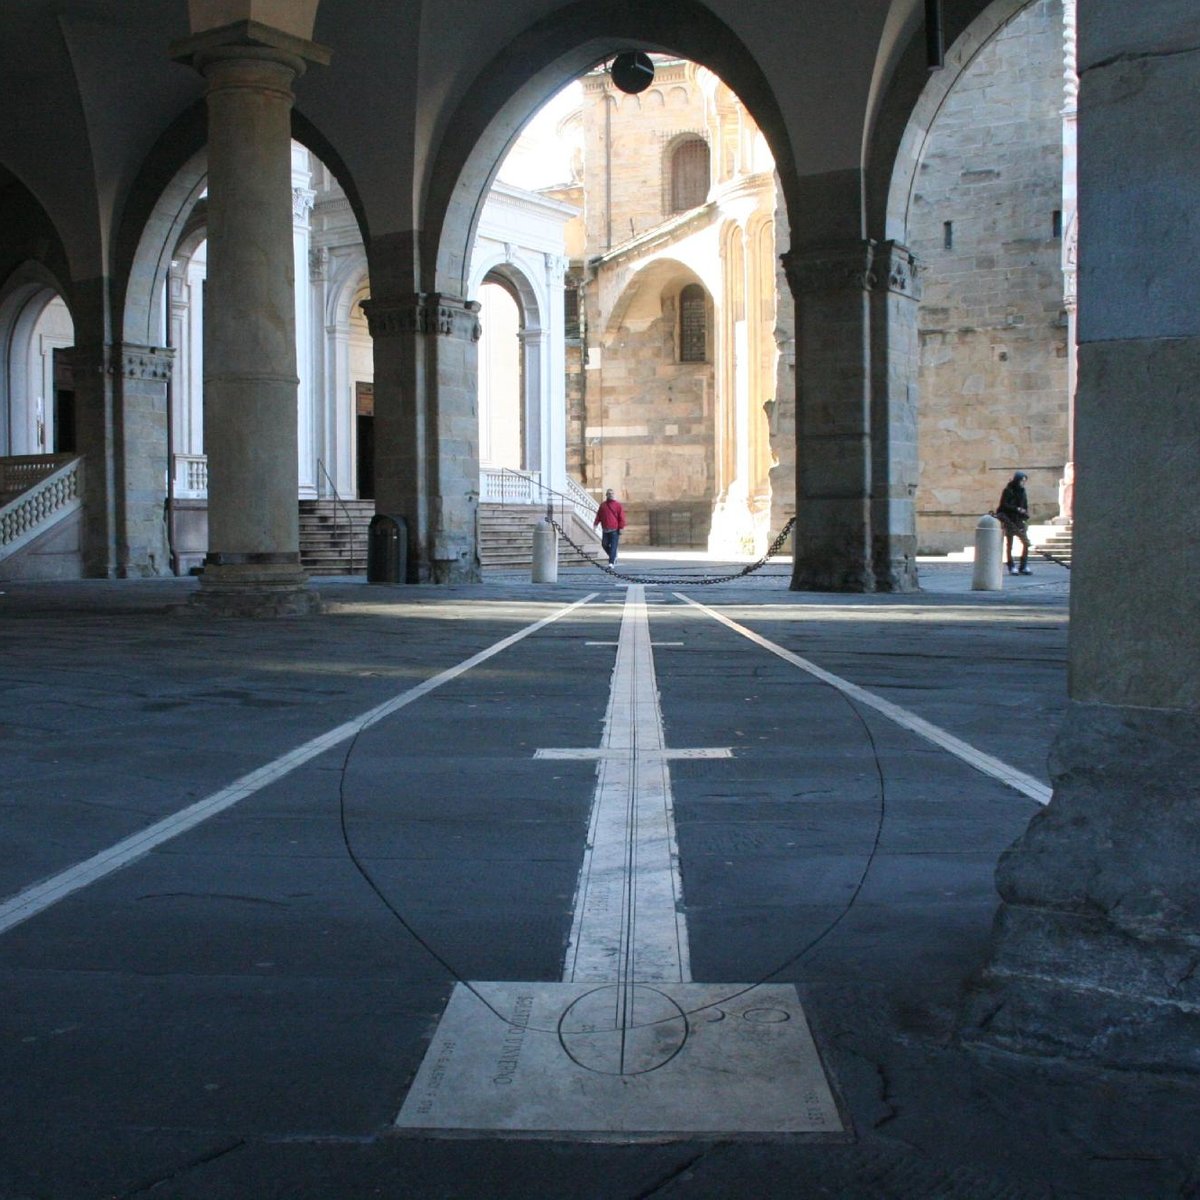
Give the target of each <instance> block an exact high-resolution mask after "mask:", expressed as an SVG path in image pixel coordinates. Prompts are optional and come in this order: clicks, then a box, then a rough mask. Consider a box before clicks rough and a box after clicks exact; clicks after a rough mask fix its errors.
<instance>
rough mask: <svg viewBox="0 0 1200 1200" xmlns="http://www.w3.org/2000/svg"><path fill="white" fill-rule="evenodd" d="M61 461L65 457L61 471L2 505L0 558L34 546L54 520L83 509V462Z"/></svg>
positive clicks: (41, 480)
mask: <svg viewBox="0 0 1200 1200" xmlns="http://www.w3.org/2000/svg"><path fill="white" fill-rule="evenodd" d="M30 457H32V456H30ZM39 457H40V456H39ZM59 457H65V458H66V462H65V464H64V465H63V466H61V467H59V468H58V470H56V471H52V472H51V473H50V474H49V475H44V476H43V477H42V478H41V479H39V480H38V481H37V482H36V483H35V484H33V486H32V487H29V488H27V489H26V490H25V491H23V492H21V493H20V494H19V495H17V497H16V498H15V499H13V500H10V501H8V502H7V503H5V504H0V558H7V557H8V556H9V555H10V554H15V553H16V551H18V550H20V549H21V548H22V547H23V546H25V545H27V544H28V543H29V542H31V541H32V540H33V539H34V538H35V537H37V535H38V534H39V533H40V532H41V531H42V529H43V528H44V524H43V522H45V521H47V520H49V519H50V518H51V517H58V516H63V515H65V514H66V513H68V512H72V511H74V510H75V509H77V508H80V507H82V505H83V459H82V458H74V457H72V456H71V455H63V456H59ZM10 461H11V460H10Z"/></svg>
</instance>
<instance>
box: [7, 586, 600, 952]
mask: <svg viewBox="0 0 1200 1200" xmlns="http://www.w3.org/2000/svg"><path fill="white" fill-rule="evenodd" d="M595 595H596V593H595V592H592V593H591V594H590V595H588V596H585V597H584V598H583V599H582V600H577V601H576V602H575V603H574V604H569V605H567V607H566V608H562V609H559V610H558V611H557V612H555V613H552V614H551V615H550V616H548V617H543V618H542V620H540V621H535V622H534V623H533V624H532V625H527V626H526V627H525V628H524V629H519V630H517V632H516V633H513V634H510V635H509V636H508V637H506V638H502V639H501V640H500V641H498V642H496V643H495V644H494V645H491V646H488V647H487V649H485V650H481V651H480V652H479V653H478V654H473V655H472V656H471V657H470V658H467V659H464V660H463V661H462V662H460V663H459V664H458V665H457V666H454V667H450V668H449V669H447V670H445V671H442V672H440V673H439V674H437V675H434V676H432V677H430V678H429V679H427V680H425V682H424V683H419V684H417V686H416V687H414V688H410V689H409V690H408V691H407V692H402V693H401V694H400V695H398V696H394V697H393V698H392V699H391V700H388V701H385V702H384V703H383V704H380V705H377V706H376V707H375V708H372V709H368V710H367V712H365V713H362V714H361V715H360V716H358V717H355V718H353V719H351V720H349V721H347V722H345V724H342V725H339V726H337V727H336V728H335V729H331V730H329V732H328V733H323V734H321V735H320V736H319V737H315V738H313V739H312V740H311V741H309V742H305V743H304V745H302V746H298V747H296V749H294V750H290V751H288V753H287V754H284V755H281V756H280V757H279V758H277V759H275V760H274V762H270V763H267V765H266V766H264V767H259V768H258V769H257V770H256V771H251V772H250V773H249V774H248V775H243V776H242V777H241V779H238V780H235V781H234V782H233V783H231V784H230V785H229V786H228V787H226V788H222V789H221V790H220V791H219V792H214V793H213V794H212V795H211V796H206V797H205V798H204V799H203V800H197V801H196V803H195V804H191V805H189V806H188V807H187V808H184V809H181V810H180V811H179V812H177V813H173V814H172V815H171V816H169V817H165V818H163V820H161V821H157V822H155V824H153V825H148V826H147V827H146V828H145V829H142V830H140V831H139V832H137V833H135V834H133V835H131V836H130V837H127V838H125V839H124V840H123V841H120V842H117V843H116V845H113V846H110V847H109V848H108V849H107V850H102V851H101V852H100V853H99V854H94V855H92V857H91V858H88V859H85V860H84V861H82V862H79V863H76V864H75V865H74V866H72V867H68V868H67V869H66V870H65V871H60V872H58V874H56V875H52V876H50V878H49V879H44V880H42V882H40V883H36V884H33V885H32V886H31V887H27V888H25V889H24V891H21V892H18V893H17V894H16V895H15V896H12V897H10V898H9V899H8V900H6V901H4V902H3V903H0V933H6V932H7V931H8V930H10V929H12V928H14V927H15V926H17V925H20V924H21V923H22V922H24V921H28V920H29V919H30V918H31V917H35V916H37V914H38V913H40V912H44V911H45V910H46V909H47V908H49V907H50V906H51V905H53V904H57V903H58V901H60V900H64V899H65V898H66V897H67V896H69V895H71V894H72V893H73V892H77V891H79V890H80V889H81V888H85V887H87V886H88V885H89V884H92V883H95V882H97V880H100V879H103V878H104V877H105V876H106V875H111V874H112V873H113V872H114V871H118V870H120V869H121V868H122V867H126V866H128V865H129V864H130V863H132V862H135V861H136V860H137V859H139V858H142V857H143V856H144V855H146V854H149V853H150V851H151V850H153V849H155V848H156V847H158V846H161V845H162V844H163V843H164V842H169V841H171V840H172V839H173V838H177V837H179V835H180V834H182V833H186V832H187V831H188V830H189V829H194V828H195V827H196V826H197V825H199V824H201V823H202V822H204V821H207V820H208V819H209V818H210V817H215V816H216V815H217V814H218V813H222V812H224V811H225V810H226V809H227V808H232V807H233V806H234V805H235V804H237V803H238V801H240V800H244V799H245V798H246V797H247V796H251V795H253V794H254V793H255V792H257V791H260V790H261V789H262V788H264V787H267V786H268V785H269V784H272V783H275V782H276V781H277V780H279V779H282V778H283V777H284V776H285V775H289V774H290V773H291V772H292V771H294V770H296V768H297V767H301V766H303V765H304V764H305V763H307V762H310V761H311V760H312V759H314V758H316V757H317V756H318V755H321V754H324V753H325V752H326V751H327V750H332V749H333V748H334V747H335V746H340V745H341V744H342V743H343V742H347V741H349V740H350V739H351V738H352V737H354V736H356V735H357V734H359V733H361V732H362V731H363V730H364V729H369V728H370V727H371V726H372V725H375V724H377V723H378V722H380V721H382V720H383V719H384V718H385V717H389V716H391V714H392V713H394V712H397V711H398V710H399V709H401V708H404V707H405V706H406V705H409V704H412V703H413V701H414V700H419V699H420V698H421V697H422V696H427V695H428V694H429V693H430V692H432V691H433V690H434V689H435V688H439V687H441V686H442V685H443V684H445V683H449V682H450V681H451V680H452V679H457V678H458V677H459V676H460V675H462V674H464V673H465V672H467V671H469V670H471V668H472V667H477V666H478V665H479V664H480V663H482V662H486V661H487V660H488V659H489V658H491V657H492V656H493V655H496V654H499V653H500V652H501V651H502V650H506V649H508V647H509V646H511V645H513V643H514V642H519V641H520V640H521V639H522V638H526V637H528V636H529V635H530V634H531V633H536V632H537V631H538V630H539V629H543V628H545V626H547V625H549V624H550V623H551V622H553V621H557V620H558V619H559V618H560V617H564V616H566V615H567V614H568V613H570V612H572V611H574V610H575V609H577V608H580V607H581V606H582V605H584V604H587V603H588V602H589V601H590V600H592V599H594V598H595Z"/></svg>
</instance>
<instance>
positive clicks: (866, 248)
mask: <svg viewBox="0 0 1200 1200" xmlns="http://www.w3.org/2000/svg"><path fill="white" fill-rule="evenodd" d="M780 261H781V262H782V263H783V269H784V271H785V272H786V273H787V280H788V284H789V286H790V287H791V289H792V295H794V296H806V295H811V294H813V293H815V292H842V291H852V290H858V291H864V292H865V291H869V290H870V289H871V288H872V287H874V285H875V273H874V272H875V243H874V242H872V241H861V242H859V241H855V242H838V243H834V244H832V245H826V246H815V247H806V248H805V249H803V250H789V251H787V253H786V254H783V255H781V256H780Z"/></svg>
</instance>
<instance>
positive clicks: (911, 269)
mask: <svg viewBox="0 0 1200 1200" xmlns="http://www.w3.org/2000/svg"><path fill="white" fill-rule="evenodd" d="M874 273H875V281H876V282H875V287H876V288H877V289H878V290H880V291H889V292H894V293H895V294H896V295H898V296H907V297H908V298H909V299H910V300H920V298H921V268H920V265H919V264H918V262H917V258H916V255H915V254H913V252H912V251H911V250H910V249H909V248H908V247H907V246H902V245H901V244H900V243H899V242H881V243H880V244H879V245H878V246H876V248H875V272H874Z"/></svg>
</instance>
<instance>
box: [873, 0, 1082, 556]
mask: <svg viewBox="0 0 1200 1200" xmlns="http://www.w3.org/2000/svg"><path fill="white" fill-rule="evenodd" d="M1062 52H1063V19H1062V9H1061V4H1060V3H1058V0H1038V2H1036V3H1029V2H1026V3H1013V2H1010V3H1004V4H1001V3H993V4H991V5H990V6H989V7H988V8H987V10H986V11H985V12H984V13H983V14H982V15H981V16H980V17H979V18H978V19H977V20H976V21H975V22H974V23H973V24H972V25H971V26H970V27H968V28H967V29H966V30H965V31H964V33H963V34H962V35H961V36H960V38H959V39H958V40H957V41H956V42H955V44H954V45H953V46H952V48H951V52H950V55H948V69H947V70H946V71H945V72H943V74H944V75H945V76H946V78H944V79H939V80H937V81H936V86H935V84H934V83H933V82H931V83H930V85H929V87H928V88H927V91H926V95H925V96H924V97H923V98H922V102H921V104H919V105H918V107H917V113H916V114H914V118H913V120H912V121H911V122H910V126H909V129H908V130H907V131H906V132H905V135H904V138H903V139H902V146H903V147H904V148H905V149H904V150H903V154H902V158H901V160H900V162H899V163H898V165H897V172H896V178H895V179H894V180H893V188H892V195H891V203H892V205H893V211H892V212H890V213H889V222H891V225H890V228H891V230H892V231H893V232H895V233H896V235H897V236H900V237H902V240H903V242H904V244H905V245H906V246H907V247H908V248H909V249H910V250H911V251H912V252H913V254H914V255H916V257H917V259H918V261H919V262H920V263H921V264H922V269H921V280H922V293H923V294H922V296H921V300H920V306H919V310H918V321H917V326H918V339H919V341H918V358H917V364H916V365H917V392H918V394H919V403H918V405H917V408H916V447H917V461H918V473H917V477H916V485H917V486H916V491H915V493H914V500H915V516H916V528H917V533H918V548H919V551H920V552H923V553H932V554H938V553H946V552H954V551H957V550H961V549H962V547H963V546H964V545H967V544H969V543H970V541H971V538H972V536H973V530H974V526H975V523H976V521H977V520H978V516H979V514H980V513H982V512H987V511H989V510H990V509H991V508H992V507H994V505H995V503H996V497H997V496H998V495H999V490H1000V488H1001V487H1002V486H1003V482H1004V480H1005V479H1006V478H1007V477H1008V475H1009V474H1011V472H1012V470H1013V469H1015V467H1016V466H1018V465H1020V466H1024V467H1026V468H1027V469H1029V470H1031V471H1032V472H1033V475H1032V478H1031V483H1030V493H1029V494H1030V501H1031V512H1032V517H1033V523H1034V525H1035V526H1036V525H1041V524H1044V523H1046V522H1047V521H1048V520H1049V519H1050V518H1051V517H1053V516H1054V513H1055V507H1056V503H1057V498H1058V489H1059V486H1060V480H1061V479H1062V477H1063V474H1064V468H1065V463H1066V461H1067V457H1068V453H1069V441H1070V431H1069V428H1068V410H1069V405H1068V399H1067V397H1068V389H1069V379H1068V370H1067V364H1068V356H1069V345H1068V341H1069V335H1068V330H1067V327H1066V321H1065V319H1061V318H1060V316H1059V314H1060V312H1062V310H1063V309H1064V305H1065V298H1064V291H1063V284H1062V272H1061V265H1062V242H1061V238H1060V237H1055V235H1054V227H1053V224H1052V213H1053V212H1055V211H1061V209H1062V187H1063V177H1062V167H1061V156H1062V143H1063V120H1062V108H1063V101H1064V91H1063V84H1064V80H1063V53H1062ZM950 64H952V65H950ZM983 131H987V132H983ZM1058 232H1060V233H1061V230H1059V231H1058Z"/></svg>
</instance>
